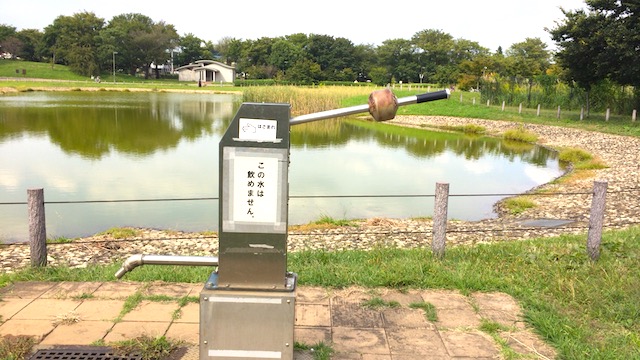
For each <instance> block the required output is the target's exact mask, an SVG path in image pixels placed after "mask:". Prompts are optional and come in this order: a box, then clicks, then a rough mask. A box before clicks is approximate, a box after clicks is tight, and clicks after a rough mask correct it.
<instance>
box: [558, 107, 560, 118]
mask: <svg viewBox="0 0 640 360" xmlns="http://www.w3.org/2000/svg"><path fill="white" fill-rule="evenodd" d="M558 119H560V105H558Z"/></svg>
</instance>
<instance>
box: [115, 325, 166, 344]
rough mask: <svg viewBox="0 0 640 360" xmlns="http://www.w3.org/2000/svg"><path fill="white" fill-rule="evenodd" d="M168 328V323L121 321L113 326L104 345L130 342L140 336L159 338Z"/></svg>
mask: <svg viewBox="0 0 640 360" xmlns="http://www.w3.org/2000/svg"><path fill="white" fill-rule="evenodd" d="M168 328H169V323H168V322H151V321H123V322H119V323H117V324H115V325H113V328H112V329H111V332H109V333H108V334H107V335H106V336H105V337H104V341H105V342H106V343H111V342H116V341H123V340H131V339H135V338H137V337H141V336H145V335H146V336H150V337H160V336H163V335H164V334H165V333H166V332H167V329H168Z"/></svg>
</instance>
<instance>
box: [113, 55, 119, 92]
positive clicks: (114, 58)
mask: <svg viewBox="0 0 640 360" xmlns="http://www.w3.org/2000/svg"><path fill="white" fill-rule="evenodd" d="M117 53H118V52H117V51H114V52H113V83H114V84H115V83H116V54H117Z"/></svg>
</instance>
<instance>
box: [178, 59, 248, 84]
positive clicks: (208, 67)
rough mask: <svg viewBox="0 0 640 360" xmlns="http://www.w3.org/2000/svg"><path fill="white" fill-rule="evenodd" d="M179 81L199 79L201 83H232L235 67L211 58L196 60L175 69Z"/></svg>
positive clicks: (234, 77) (196, 80)
mask: <svg viewBox="0 0 640 360" xmlns="http://www.w3.org/2000/svg"><path fill="white" fill-rule="evenodd" d="M176 71H177V72H178V80H179V81H195V82H198V81H201V82H203V83H205V82H208V83H212V82H213V83H232V82H234V81H235V79H236V69H235V68H234V67H233V66H229V65H225V64H223V63H221V62H217V61H213V60H198V61H196V62H195V63H192V64H189V65H184V66H180V67H179V68H177V69H176Z"/></svg>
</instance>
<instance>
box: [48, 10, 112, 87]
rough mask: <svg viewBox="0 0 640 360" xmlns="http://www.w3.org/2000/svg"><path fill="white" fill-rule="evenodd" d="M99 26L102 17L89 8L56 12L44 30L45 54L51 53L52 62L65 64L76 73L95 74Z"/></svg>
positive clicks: (97, 64)
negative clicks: (72, 11) (67, 13)
mask: <svg viewBox="0 0 640 360" xmlns="http://www.w3.org/2000/svg"><path fill="white" fill-rule="evenodd" d="M103 27H104V19H102V18H99V17H97V16H96V15H95V14H94V13H92V12H81V13H76V14H73V15H72V16H58V17H57V18H56V19H55V20H54V21H53V24H51V25H49V26H47V27H46V28H45V30H44V35H43V41H44V45H45V48H44V49H45V52H46V53H47V57H48V56H49V55H50V56H51V58H52V63H62V64H65V65H68V66H69V67H70V68H71V70H72V71H74V72H75V73H77V74H80V75H85V76H89V75H99V74H100V56H99V48H100V46H101V45H102V41H101V37H100V32H101V31H102V29H103Z"/></svg>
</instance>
